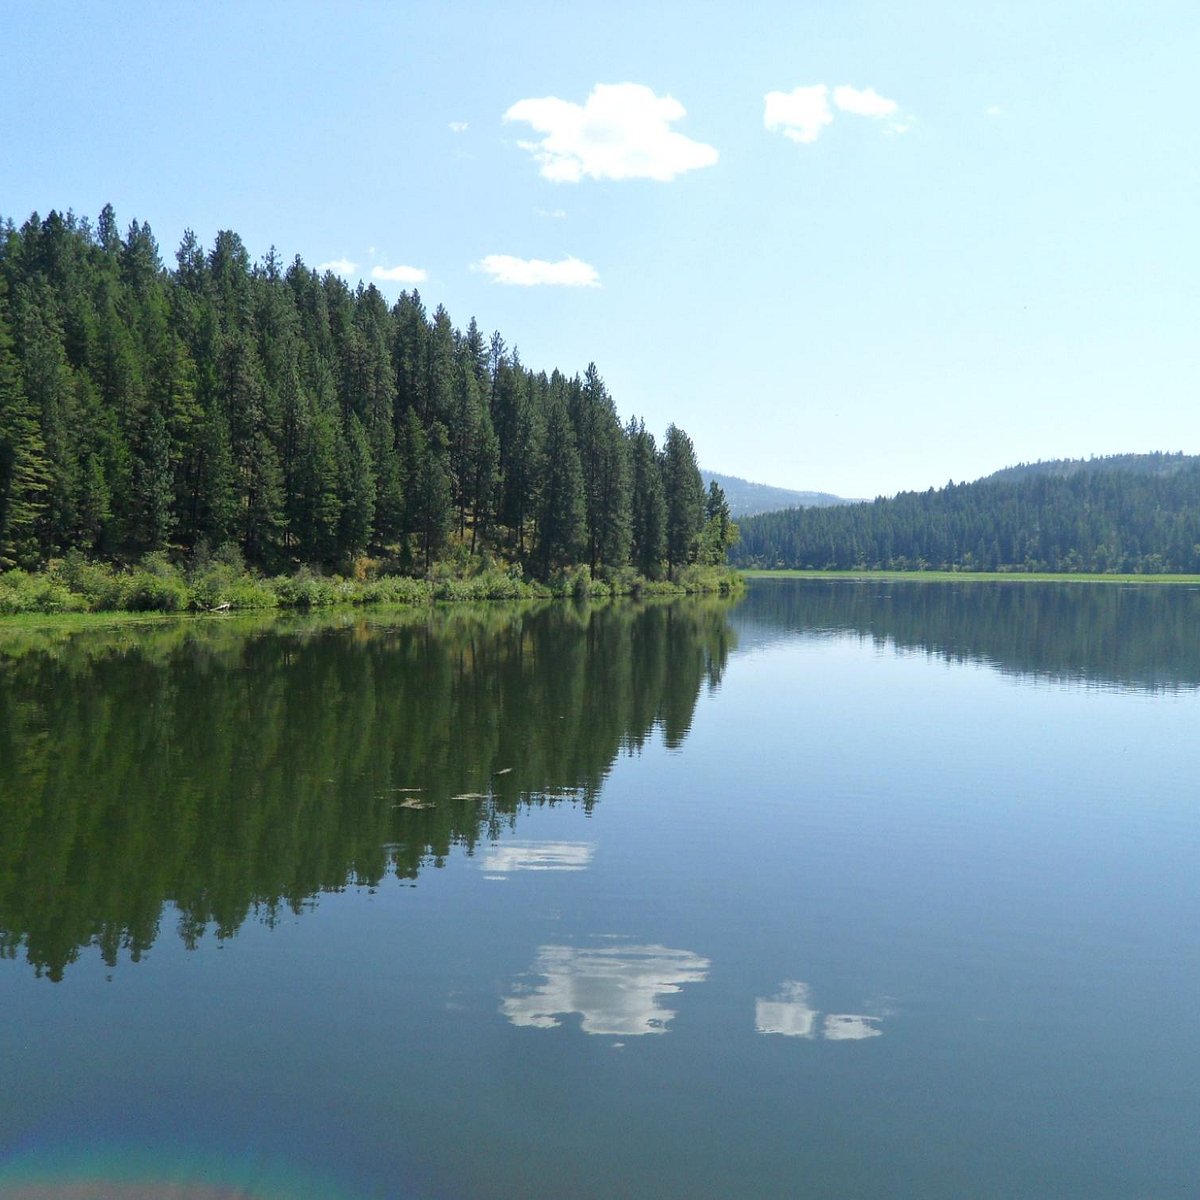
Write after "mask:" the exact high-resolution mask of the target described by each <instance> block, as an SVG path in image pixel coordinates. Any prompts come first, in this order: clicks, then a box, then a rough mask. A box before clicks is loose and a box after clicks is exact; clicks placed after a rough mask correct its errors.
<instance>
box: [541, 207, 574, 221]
mask: <svg viewBox="0 0 1200 1200" xmlns="http://www.w3.org/2000/svg"><path fill="white" fill-rule="evenodd" d="M533 213H534V216H537V217H546V218H548V219H549V220H551V221H565V220H566V219H567V210H566V209H565V208H535V209H534V210H533Z"/></svg>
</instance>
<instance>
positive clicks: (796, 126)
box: [763, 83, 833, 145]
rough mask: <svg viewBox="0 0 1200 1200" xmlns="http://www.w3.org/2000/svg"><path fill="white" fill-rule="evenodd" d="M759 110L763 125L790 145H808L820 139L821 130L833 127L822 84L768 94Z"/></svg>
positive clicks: (824, 87)
mask: <svg viewBox="0 0 1200 1200" xmlns="http://www.w3.org/2000/svg"><path fill="white" fill-rule="evenodd" d="M765 100H766V104H765V106H764V108H763V124H764V125H765V126H766V127H767V128H768V129H769V130H771V131H772V132H775V131H778V132H780V133H782V134H783V136H784V137H787V138H791V139H792V141H793V142H802V143H804V144H805V145H808V144H809V143H811V142H815V141H816V140H817V138H819V137H820V136H821V130H822V129H824V128H825V126H826V125H831V124H832V123H833V113H831V112H830V111H829V88H827V87H826V86H825V84H823V83H818V84H814V85H813V86H812V87H798V88H793V89H792V91H790V92H768V93H767V94H766V97H765Z"/></svg>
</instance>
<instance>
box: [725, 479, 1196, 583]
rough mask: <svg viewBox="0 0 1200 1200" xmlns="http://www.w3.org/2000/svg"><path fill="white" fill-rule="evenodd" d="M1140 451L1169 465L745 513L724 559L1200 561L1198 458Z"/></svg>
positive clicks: (968, 564) (1006, 566)
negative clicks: (754, 514) (738, 534)
mask: <svg viewBox="0 0 1200 1200" xmlns="http://www.w3.org/2000/svg"><path fill="white" fill-rule="evenodd" d="M1147 457H1148V458H1151V459H1155V460H1159V459H1166V460H1168V462H1169V463H1170V469H1163V470H1150V469H1137V470H1134V469H1130V467H1129V465H1128V462H1127V461H1125V460H1118V465H1117V466H1115V467H1109V466H1106V465H1104V462H1105V460H1095V461H1094V462H1092V463H1088V464H1086V465H1085V466H1083V467H1080V469H1076V470H1069V471H1064V470H1060V469H1055V470H1040V469H1034V468H1029V469H1020V470H1015V471H1014V472H1004V473H1002V474H1001V475H1000V476H999V477H990V478H988V479H982V480H979V481H978V482H976V483H964V484H953V483H951V484H947V486H946V487H944V488H941V489H939V490H937V491H934V490H933V489H932V488H930V489H929V491H927V492H905V493H901V494H900V495H899V496H896V497H893V498H892V499H887V500H885V499H880V500H876V501H874V502H873V503H869V504H850V505H844V506H840V507H836V508H809V509H792V510H788V511H786V512H779V513H765V514H763V515H762V516H757V517H748V518H746V519H745V520H744V521H742V522H741V539H740V542H739V544H738V545H737V546H736V547H735V549H734V551H733V554H732V556H731V557H732V558H733V561H734V562H735V563H736V564H737V565H740V566H766V567H797V568H818V569H820V568H832V569H854V568H879V569H892V570H939V569H940V570H962V571H996V570H1009V571H1031V572H1032V571H1055V572H1089V571H1090V572H1101V573H1105V572H1110V573H1120V572H1131V573H1150V574H1153V573H1157V572H1164V571H1165V572H1182V573H1190V572H1197V571H1200V461H1187V460H1184V461H1178V462H1177V461H1174V456H1147ZM1046 465H1047V466H1054V465H1055V464H1046ZM1057 466H1059V467H1061V466H1062V464H1057Z"/></svg>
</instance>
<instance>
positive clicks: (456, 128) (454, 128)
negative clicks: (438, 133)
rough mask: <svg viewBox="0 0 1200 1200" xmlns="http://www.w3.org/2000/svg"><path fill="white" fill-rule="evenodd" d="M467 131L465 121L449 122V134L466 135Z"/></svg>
mask: <svg viewBox="0 0 1200 1200" xmlns="http://www.w3.org/2000/svg"><path fill="white" fill-rule="evenodd" d="M467 129H468V125H467V122H466V121H451V122H450V132H451V133H466V132H467Z"/></svg>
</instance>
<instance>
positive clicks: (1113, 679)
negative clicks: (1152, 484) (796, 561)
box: [735, 579, 1200, 689]
mask: <svg viewBox="0 0 1200 1200" xmlns="http://www.w3.org/2000/svg"><path fill="white" fill-rule="evenodd" d="M735 625H736V627H737V629H738V631H739V634H740V636H741V637H742V638H743V640H749V641H755V640H763V639H767V640H770V639H774V638H777V637H780V636H786V635H787V634H788V633H791V632H807V633H851V634H858V635H859V636H862V637H871V638H874V639H875V640H876V641H878V642H880V643H883V642H887V641H890V642H892V643H894V644H895V645H896V646H898V647H900V648H902V649H916V650H923V651H925V652H926V653H928V654H931V655H936V656H937V657H939V658H943V659H946V660H947V661H959V662H961V661H982V662H985V663H987V664H988V665H990V666H993V667H996V668H997V669H998V670H1000V671H1004V672H1007V673H1013V674H1027V675H1041V676H1046V677H1049V678H1053V679H1066V680H1077V681H1080V682H1087V683H1094V684H1098V685H1108V686H1118V687H1132V688H1145V689H1161V688H1177V687H1188V688H1191V687H1198V686H1200V639H1198V638H1197V637H1196V630H1197V628H1200V589H1194V588H1190V587H1185V586H1181V585H1178V584H1174V585H1170V586H1155V585H1153V584H1136V585H1124V586H1122V585H1120V584H1104V583H1095V584H1091V583H1074V584H1058V583H1017V582H1012V583H1008V582H1003V583H982V582H975V583H962V584H957V583H920V582H915V581H914V582H909V581H907V580H904V581H901V580H885V579H880V580H863V581H854V580H823V579H814V580H784V579H779V580H774V579H768V580H762V581H756V582H755V583H754V584H753V585H752V586H751V587H750V589H749V592H748V595H747V597H746V600H745V602H744V603H743V604H742V605H741V606H740V607H739V609H738V613H737V618H736V620H735Z"/></svg>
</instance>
